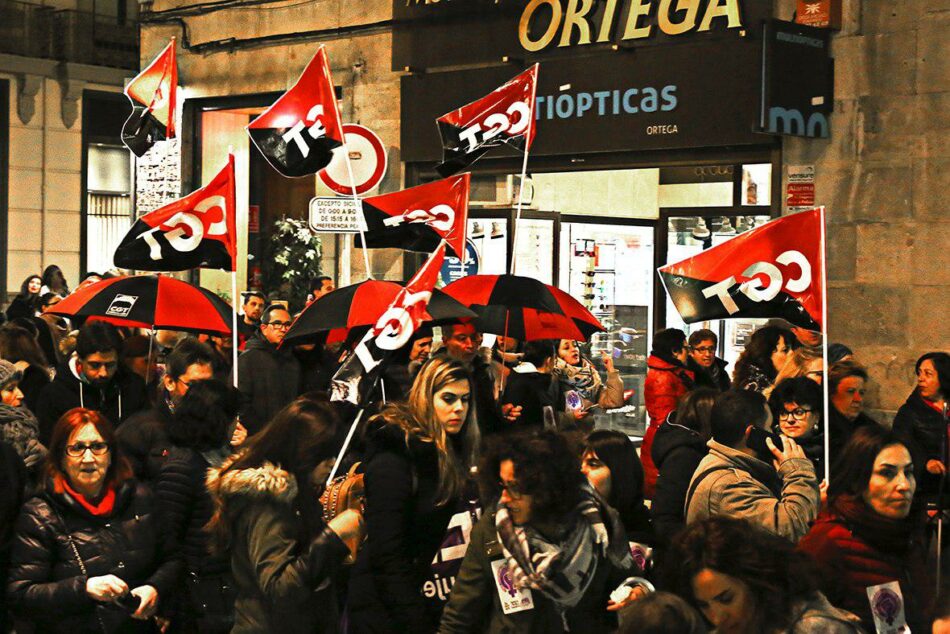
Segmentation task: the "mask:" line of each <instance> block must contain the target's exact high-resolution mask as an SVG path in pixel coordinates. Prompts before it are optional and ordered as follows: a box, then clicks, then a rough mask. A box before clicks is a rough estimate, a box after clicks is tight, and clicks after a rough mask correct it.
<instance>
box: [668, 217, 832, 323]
mask: <svg viewBox="0 0 950 634" xmlns="http://www.w3.org/2000/svg"><path fill="white" fill-rule="evenodd" d="M823 222H824V208H819V209H813V210H811V211H803V212H801V213H796V214H792V215H789V216H784V217H782V218H776V219H775V220H772V221H771V222H768V223H766V224H764V225H762V226H761V227H757V228H756V229H753V230H751V231H747V232H745V233H743V234H740V235H738V236H736V237H735V238H732V239H730V240H728V241H726V242H724V243H722V244H720V245H718V246H715V247H713V248H711V249H707V250H705V251H703V252H702V253H700V254H698V255H694V256H693V257H691V258H687V259H686V260H683V261H682V262H677V263H676V264H668V265H666V266H662V267H660V268H659V269H657V271H658V272H659V274H660V279H661V280H662V281H663V285H664V286H665V287H666V292H667V293H669V295H670V299H671V300H672V301H673V304H674V305H675V306H676V310H677V311H679V314H680V316H681V317H682V318H683V321H684V322H686V323H688V324H692V323H695V322H698V321H705V320H707V319H730V318H739V317H755V318H774V317H778V318H782V319H785V320H787V321H788V322H790V323H792V324H794V325H796V326H801V327H802V328H807V329H808V330H821V312H822V306H821V302H822V285H823V283H824V281H823V280H822V270H823V269H822V258H823V257H824V253H823V252H822V251H823V250H822V223H823Z"/></svg>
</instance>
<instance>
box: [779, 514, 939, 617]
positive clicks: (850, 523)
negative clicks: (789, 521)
mask: <svg viewBox="0 0 950 634" xmlns="http://www.w3.org/2000/svg"><path fill="white" fill-rule="evenodd" d="M869 517H870V515H869ZM910 524H911V525H912V522H911V523H910ZM908 528H911V526H908ZM798 549H799V550H801V551H802V552H805V553H807V554H808V555H810V556H811V557H812V559H813V560H814V561H815V563H816V565H817V566H818V569H819V572H821V573H822V574H821V580H822V584H823V590H824V592H825V594H826V595H827V596H828V599H829V600H830V601H831V602H832V603H833V604H834V605H836V606H838V607H840V608H843V609H845V610H848V611H849V612H853V613H854V614H856V615H858V616H859V617H860V618H861V621H862V622H863V623H864V627H865V628H866V629H867V631H869V632H873V631H875V628H874V617H873V616H872V614H871V606H870V602H869V600H868V596H867V591H866V589H867V588H868V587H870V586H876V585H880V584H882V583H888V582H891V581H897V582H898V583H899V584H900V587H901V594H902V595H903V597H904V602H905V616H906V617H907V622H908V625H910V627H911V631H914V632H918V631H920V632H929V631H930V623H929V621H928V619H927V618H926V617H925V611H926V608H925V606H926V604H927V603H928V596H929V593H930V591H931V587H930V584H929V583H928V582H927V574H926V564H925V550H924V546H923V540H922V538H921V537H920V536H919V535H915V534H914V532H913V531H912V530H907V531H898V532H897V533H896V534H895V533H894V532H892V531H890V530H888V529H886V528H882V527H881V526H876V525H874V524H870V523H865V522H862V521H860V520H857V521H856V520H855V519H854V518H852V519H851V520H848V519H846V517H845V516H844V514H843V513H842V512H841V511H840V509H839V508H838V507H837V506H836V505H835V504H834V503H833V504H832V508H831V509H830V510H829V511H827V512H824V513H822V514H821V516H820V517H819V518H818V520H817V521H816V522H815V525H814V526H813V527H812V528H811V530H810V531H809V532H808V534H807V535H806V536H805V537H804V538H803V539H802V540H801V542H799V544H798Z"/></svg>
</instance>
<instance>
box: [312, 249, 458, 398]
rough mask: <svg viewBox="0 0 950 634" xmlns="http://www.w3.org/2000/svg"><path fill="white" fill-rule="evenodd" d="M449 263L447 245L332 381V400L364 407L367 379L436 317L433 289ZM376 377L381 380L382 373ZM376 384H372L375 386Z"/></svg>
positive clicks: (434, 255)
mask: <svg viewBox="0 0 950 634" xmlns="http://www.w3.org/2000/svg"><path fill="white" fill-rule="evenodd" d="M444 259H445V245H444V244H442V245H439V248H438V249H436V251H435V253H433V254H432V255H431V256H429V259H428V260H426V263H425V264H423V265H422V268H421V269H419V272H418V273H416V274H415V275H414V276H413V277H412V279H411V280H409V283H408V284H406V287H405V288H403V289H402V290H401V291H399V294H398V295H396V298H395V299H394V300H393V302H392V304H390V305H389V308H388V309H386V312H384V313H383V314H382V315H381V316H380V317H379V319H377V320H376V325H375V326H373V327H372V328H370V329H369V331H368V332H367V333H366V335H365V336H364V337H363V339H362V340H361V341H360V342H359V343H358V344H357V345H356V348H354V350H353V353H352V354H351V355H350V356H349V357H347V359H346V361H344V362H343V365H341V366H340V369H339V370H337V371H336V374H334V375H333V379H332V380H331V381H330V400H332V401H350V402H351V403H354V404H356V405H360V404H361V402H362V401H363V400H365V396H366V394H364V393H361V392H369V391H371V388H370V389H367V384H366V383H363V384H362V388H363V389H362V390H361V389H360V388H361V382H362V381H363V378H364V377H366V376H370V375H371V374H372V373H373V371H374V370H376V369H377V368H378V367H380V366H381V365H385V363H386V362H387V361H388V360H389V358H390V356H391V355H392V353H393V351H395V350H398V349H399V348H401V347H403V346H404V345H406V343H408V342H409V338H410V337H412V333H414V332H415V331H416V329H417V328H419V325H420V324H421V323H422V322H423V321H425V320H431V319H432V317H431V316H430V315H429V313H428V312H427V307H428V305H429V299H430V298H431V297H432V289H433V288H435V283H436V281H437V280H438V278H439V269H441V268H442V261H443V260H444ZM375 376H377V377H378V376H379V375H378V373H377V374H376V375H375ZM374 383H375V381H372V382H369V385H373V384H374Z"/></svg>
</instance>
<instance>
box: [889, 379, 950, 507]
mask: <svg viewBox="0 0 950 634" xmlns="http://www.w3.org/2000/svg"><path fill="white" fill-rule="evenodd" d="M894 431H896V432H900V433H902V434H904V435H905V436H907V437H908V438H910V439H911V441H912V444H913V446H912V447H910V450H911V452H912V453H913V456H914V466H915V467H916V469H917V483H918V484H917V491H918V492H919V493H921V494H924V495H936V494H937V491H938V490H939V487H940V477H941V476H939V475H935V474H933V473H930V472H929V471H927V461H928V460H940V461H942V462H943V463H944V464H947V462H946V461H947V442H948V439H947V435H948V433H950V431H948V429H947V421H946V420H945V419H944V417H943V414H941V413H940V412H938V411H937V410H935V409H934V408H933V407H931V406H930V405H928V404H927V403H926V402H924V399H923V397H922V396H920V394H918V393H917V390H914V391H913V392H912V393H911V395H910V396H908V397H907V401H906V402H905V403H904V404H903V405H901V408H900V409H899V410H897V415H896V416H895V417H894ZM944 477H946V476H944Z"/></svg>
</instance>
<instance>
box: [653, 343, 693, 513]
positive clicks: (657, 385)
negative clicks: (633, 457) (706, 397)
mask: <svg viewBox="0 0 950 634" xmlns="http://www.w3.org/2000/svg"><path fill="white" fill-rule="evenodd" d="M692 386H693V373H692V372H691V371H689V370H687V369H686V368H685V367H684V366H683V365H681V364H679V363H678V362H676V363H673V362H671V361H667V360H665V359H661V358H660V357H658V356H656V355H653V354H651V355H650V358H649V359H647V378H646V381H645V382H644V384H643V398H644V402H645V404H646V407H647V414H648V415H649V416H650V426H649V427H648V428H647V431H646V434H645V435H644V437H643V446H642V447H641V448H640V459H641V460H642V462H643V477H644V480H643V495H644V496H645V497H646V498H648V499H652V498H653V493H654V490H655V488H656V477H657V474H658V472H657V469H656V465H654V464H653V456H652V454H651V450H652V448H653V437H654V436H655V435H656V431H657V429H658V428H659V427H660V425H661V424H663V421H665V420H666V417H667V416H669V415H670V412H672V411H673V410H675V409H676V406H677V405H678V404H679V400H680V398H682V397H683V395H685V394H686V393H687V392H688V391H689V390H690V389H691V388H692Z"/></svg>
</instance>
